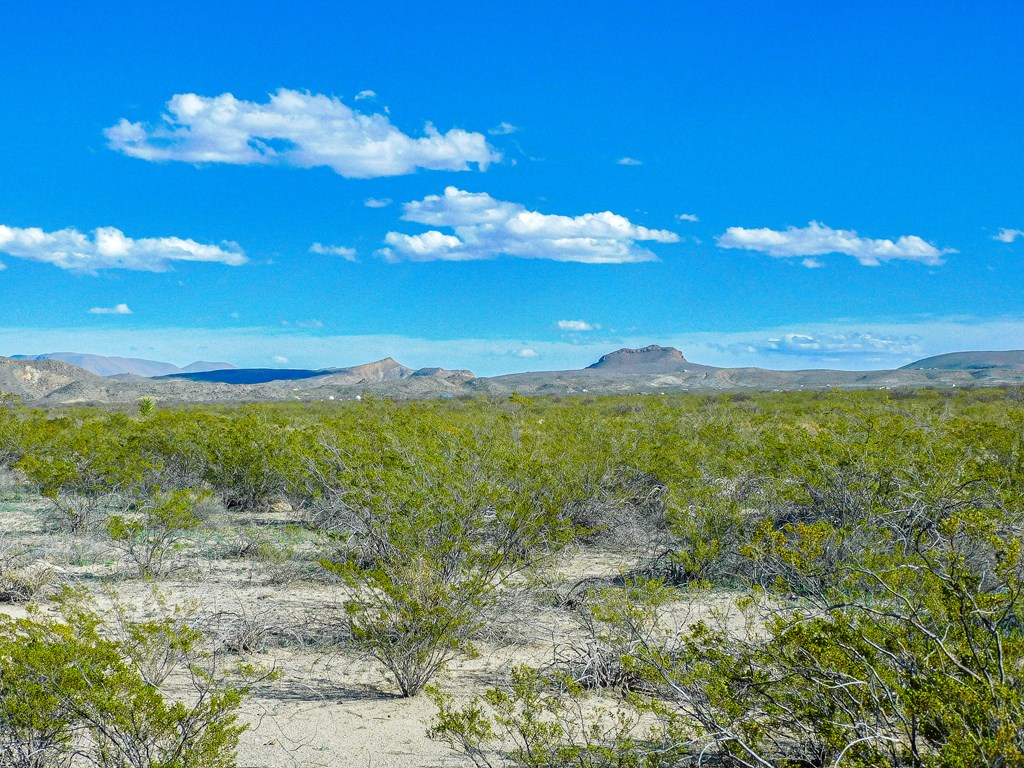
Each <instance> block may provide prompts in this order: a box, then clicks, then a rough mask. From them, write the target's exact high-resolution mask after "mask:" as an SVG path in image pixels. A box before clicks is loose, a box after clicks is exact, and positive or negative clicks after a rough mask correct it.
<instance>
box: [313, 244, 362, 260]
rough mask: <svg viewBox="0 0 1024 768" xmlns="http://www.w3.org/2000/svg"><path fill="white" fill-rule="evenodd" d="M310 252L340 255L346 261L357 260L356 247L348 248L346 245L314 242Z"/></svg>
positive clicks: (323, 254)
mask: <svg viewBox="0 0 1024 768" xmlns="http://www.w3.org/2000/svg"><path fill="white" fill-rule="evenodd" d="M309 252H310V253H317V254H320V255H321V256H340V257H341V258H343V259H344V260H345V261H355V260H356V249H355V248H347V247H345V246H344V245H324V244H323V243H313V244H312V245H311V246H309Z"/></svg>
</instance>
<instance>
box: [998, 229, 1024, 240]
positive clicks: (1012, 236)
mask: <svg viewBox="0 0 1024 768" xmlns="http://www.w3.org/2000/svg"><path fill="white" fill-rule="evenodd" d="M1018 237H1020V238H1024V229H1005V228H1003V229H1000V230H999V234H998V235H992V239H993V240H998V241H999V242H1001V243H1012V242H1013V241H1014V240H1016V239H1017V238H1018Z"/></svg>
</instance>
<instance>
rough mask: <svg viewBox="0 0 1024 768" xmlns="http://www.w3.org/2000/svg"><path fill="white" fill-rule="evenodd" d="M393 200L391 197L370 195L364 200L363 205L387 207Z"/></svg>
mask: <svg viewBox="0 0 1024 768" xmlns="http://www.w3.org/2000/svg"><path fill="white" fill-rule="evenodd" d="M393 202H394V200H392V199H391V198H390V197H368V198H366V199H365V200H363V205H364V206H366V207H367V208H387V207H388V206H389V205H391V203H393Z"/></svg>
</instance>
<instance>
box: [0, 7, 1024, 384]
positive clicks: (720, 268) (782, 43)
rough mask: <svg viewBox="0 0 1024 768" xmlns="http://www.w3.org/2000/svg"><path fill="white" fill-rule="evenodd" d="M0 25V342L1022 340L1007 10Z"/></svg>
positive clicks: (200, 349)
mask: <svg viewBox="0 0 1024 768" xmlns="http://www.w3.org/2000/svg"><path fill="white" fill-rule="evenodd" d="M209 5H215V6H216V7H214V8H210V7H208V6H209ZM552 5H557V7H555V8H552V7H551V6H552ZM0 27H2V30H3V40H4V45H3V47H2V49H0V110H2V119H0V264H3V269H0V354H17V353H42V352H51V351H77V352H92V353H96V354H109V355H123V356H133V357H148V358H155V359H161V360H167V361H169V362H174V363H178V364H185V363H188V362H191V361H192V360H195V359H221V360H228V361H231V362H234V363H236V364H239V365H246V366H292V367H320V366H329V365H348V364H356V363H361V362H366V361H368V360H371V359H375V358H379V357H383V356H386V355H391V356H393V357H395V358H397V359H398V360H400V361H402V362H404V363H406V364H407V365H412V366H424V365H443V366H445V367H451V368H471V369H473V370H474V371H476V372H477V373H479V374H495V373H502V372H511V371H517V370H531V369H532V370H540V369H557V368H565V367H578V366H582V365H586V364H589V363H590V362H593V360H595V359H596V358H597V357H598V356H599V355H600V354H602V353H604V352H607V351H610V350H612V349H616V348H618V347H621V346H637V345H643V344H647V343H661V344H672V345H675V346H678V347H679V348H680V349H682V350H683V352H684V353H685V354H686V355H687V357H688V358H690V359H692V360H696V361H698V362H704V363H709V364H718V365H730V366H732V365H761V366H766V367H773V368H804V367H838V368H878V367H892V366H896V365H901V364H904V363H906V362H910V361H911V360H914V359H916V358H919V357H923V356H926V355H930V354H937V353H941V352H946V351H952V350H957V349H979V348H983V349H1008V348H1021V347H1024V281H1022V280H1021V275H1022V269H1021V263H1022V260H1024V232H1022V231H1020V230H1024V149H1022V143H1024V67H1021V65H1020V40H1021V39H1022V34H1024V6H1021V5H1020V4H1019V3H1009V2H1007V3H994V2H993V3H978V4H953V3H945V4H944V3H912V2H911V3H899V4H895V3H871V2H866V3H858V4H828V3H810V2H780V3H721V2H707V3H653V2H652V3H646V4H643V5H642V7H640V8H635V7H626V6H622V7H611V6H610V5H609V6H608V7H603V6H602V5H599V4H595V3H560V4H549V3H539V2H538V3H530V2H527V3H519V4H516V5H514V6H513V5H508V4H497V3H457V2H450V3H443V4H438V3H433V4H412V3H407V4H402V3H400V4H390V5H385V4H369V3H364V4H339V3H302V4H294V3H293V4H287V5H286V4H272V3H259V2H247V3H244V4H243V3H221V4H206V3H190V2H179V3H176V4H175V5H174V8H173V12H170V11H168V10H167V9H166V7H164V6H160V5H158V4H156V5H154V4H143V3H138V4H134V6H132V5H128V6H127V7H126V4H121V3H118V4H114V3H102V2H97V3H93V4H88V6H85V5H81V4H72V3H56V2H38V3H32V4H27V3H26V4H6V5H5V7H4V9H3V11H2V14H0Z"/></svg>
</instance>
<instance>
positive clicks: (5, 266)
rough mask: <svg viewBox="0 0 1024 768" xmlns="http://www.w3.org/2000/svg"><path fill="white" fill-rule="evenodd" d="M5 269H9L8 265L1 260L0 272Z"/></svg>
mask: <svg viewBox="0 0 1024 768" xmlns="http://www.w3.org/2000/svg"><path fill="white" fill-rule="evenodd" d="M5 269H7V265H6V264H4V263H3V262H2V261H0V272H3V271H4V270H5Z"/></svg>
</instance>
